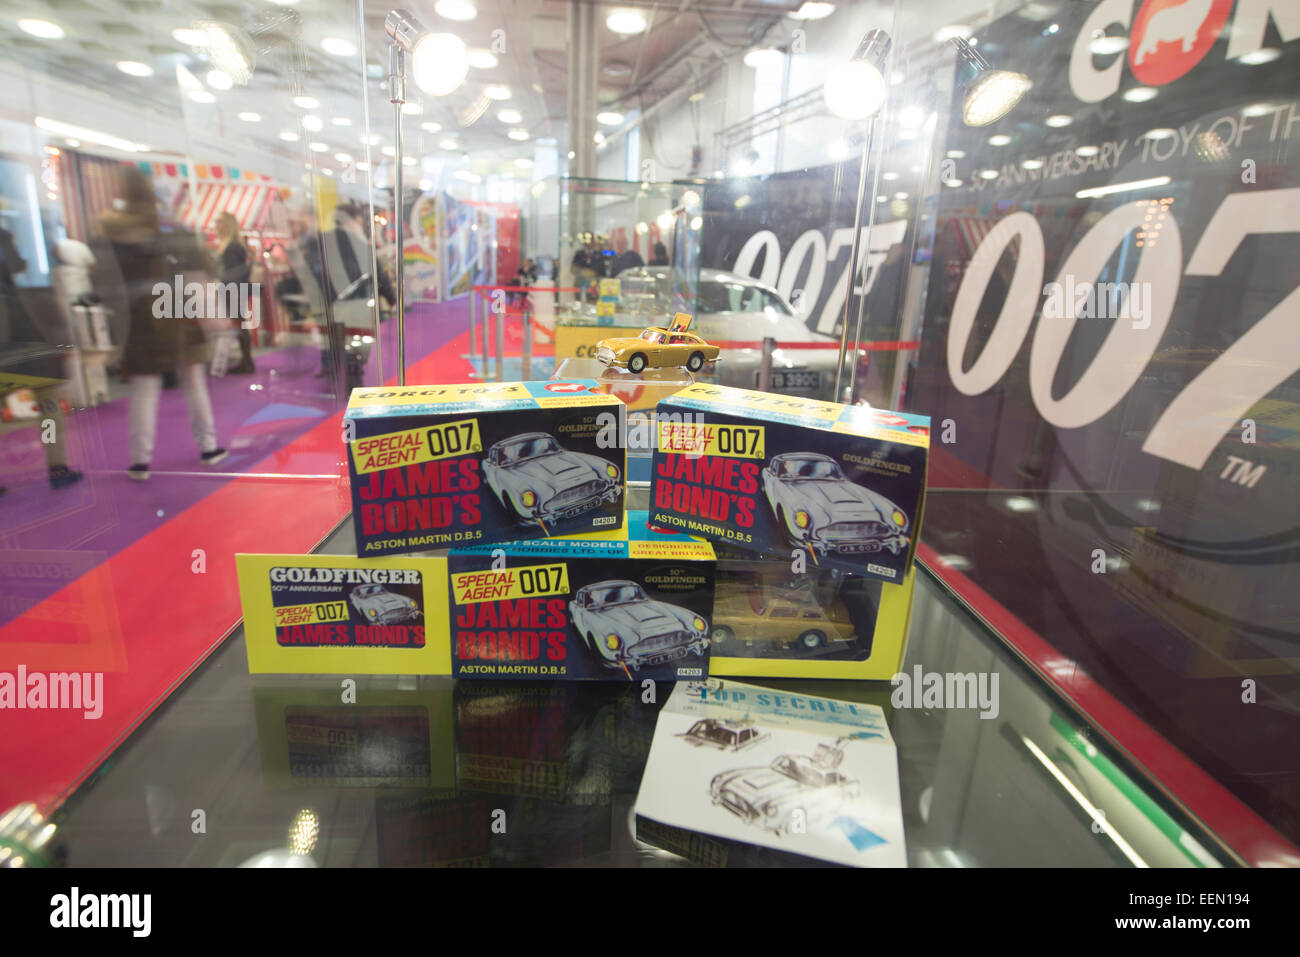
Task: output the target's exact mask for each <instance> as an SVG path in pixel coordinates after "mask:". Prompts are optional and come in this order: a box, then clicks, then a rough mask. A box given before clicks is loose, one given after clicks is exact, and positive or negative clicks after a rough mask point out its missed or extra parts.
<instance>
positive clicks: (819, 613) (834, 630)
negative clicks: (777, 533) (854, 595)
mask: <svg viewBox="0 0 1300 957" xmlns="http://www.w3.org/2000/svg"><path fill="white" fill-rule="evenodd" d="M853 633H854V628H853V622H852V621H851V620H850V618H849V610H848V608H846V607H845V606H844V603H843V602H841V601H840V600H839V599H838V598H833V599H832V600H831V601H829V602H827V603H826V604H825V605H823V602H822V600H819V596H818V595H817V593H816V590H815V589H813V588H812V587H802V588H799V587H789V588H782V587H779V586H774V585H771V584H767V583H759V582H757V581H738V582H735V583H732V586H731V587H721V588H719V589H718V597H717V598H716V600H715V601H714V604H713V643H714V648H715V650H716V651H717V653H718V654H721V655H725V654H727V653H728V650H727V646H728V645H729V644H730V643H731V642H733V641H735V640H736V639H737V636H739V638H740V639H741V640H743V641H750V642H753V641H761V642H772V643H774V644H777V645H792V646H794V647H796V648H802V649H805V650H808V651H811V650H813V649H815V648H821V647H822V646H824V645H826V644H827V643H829V642H832V641H848V640H849V639H851V638H852V637H853Z"/></svg>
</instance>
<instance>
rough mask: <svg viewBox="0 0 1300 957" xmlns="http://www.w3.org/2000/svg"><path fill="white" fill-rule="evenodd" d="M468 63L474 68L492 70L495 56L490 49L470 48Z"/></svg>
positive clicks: (494, 66) (495, 63)
mask: <svg viewBox="0 0 1300 957" xmlns="http://www.w3.org/2000/svg"><path fill="white" fill-rule="evenodd" d="M468 59H469V65H470V66H472V67H473V68H474V69H476V70H494V69H496V66H497V63H498V62H499V61H498V60H497V56H496V54H495V53H493V52H492V51H491V50H481V49H479V50H470V51H469V57H468Z"/></svg>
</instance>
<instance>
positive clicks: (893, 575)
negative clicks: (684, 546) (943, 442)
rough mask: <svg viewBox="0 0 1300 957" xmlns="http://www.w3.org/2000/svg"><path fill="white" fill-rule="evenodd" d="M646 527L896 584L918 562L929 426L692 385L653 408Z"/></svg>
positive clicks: (901, 416)
mask: <svg viewBox="0 0 1300 957" xmlns="http://www.w3.org/2000/svg"><path fill="white" fill-rule="evenodd" d="M657 429H658V435H657V440H658V442H657V447H656V449H655V453H654V462H653V467H652V487H651V498H650V521H651V522H652V523H654V524H656V525H660V526H663V527H665V528H669V529H673V530H675V531H681V532H685V533H687V534H689V535H701V536H703V537H705V538H710V539H714V540H715V541H720V542H727V543H729V544H732V545H735V546H737V547H740V548H743V549H747V550H751V551H755V552H763V553H776V554H782V555H794V554H796V553H799V552H802V553H803V554H804V556H806V560H807V563H808V565H809V567H830V568H836V569H839V570H842V571H845V572H850V573H853V574H857V575H864V576H867V577H870V578H876V579H879V580H880V581H885V582H892V583H894V584H898V583H901V582H902V581H903V580H904V578H905V577H906V575H907V572H908V569H909V568H911V564H912V558H913V555H914V554H915V551H916V542H917V535H918V531H919V527H920V519H921V510H922V506H923V500H924V494H925V474H926V464H927V459H928V456H929V448H930V420H929V418H928V417H926V416H921V415H909V414H906V413H897V412H882V411H880V410H877V409H871V408H867V407H862V406H846V405H839V404H837V403H834V402H821V401H817V400H815V399H799V398H792V397H789V396H784V395H775V394H771V393H766V392H752V391H749V390H746V389H733V388H728V387H726V386H715V385H705V384H702V383H697V384H695V385H692V386H688V387H687V388H685V389H683V390H681V391H680V392H678V393H677V394H676V395H673V396H671V397H670V398H667V399H664V400H663V401H662V402H660V403H659V408H658V412H657Z"/></svg>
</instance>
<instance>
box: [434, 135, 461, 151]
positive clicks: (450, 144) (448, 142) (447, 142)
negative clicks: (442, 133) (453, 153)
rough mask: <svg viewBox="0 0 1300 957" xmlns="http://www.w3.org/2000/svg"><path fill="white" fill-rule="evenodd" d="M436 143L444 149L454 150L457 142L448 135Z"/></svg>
mask: <svg viewBox="0 0 1300 957" xmlns="http://www.w3.org/2000/svg"><path fill="white" fill-rule="evenodd" d="M438 145H439V146H441V147H442V148H443V149H445V150H454V149H455V148H456V146H457V143H456V141H455V140H453V139H451V138H450V137H448V138H446V139H442V140H439V141H438Z"/></svg>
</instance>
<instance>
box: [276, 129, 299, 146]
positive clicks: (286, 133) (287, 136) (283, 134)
mask: <svg viewBox="0 0 1300 957" xmlns="http://www.w3.org/2000/svg"><path fill="white" fill-rule="evenodd" d="M280 139H282V140H284V141H285V142H286V143H297V142H298V134H297V133H295V132H294V131H293V130H281V131H280Z"/></svg>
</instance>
